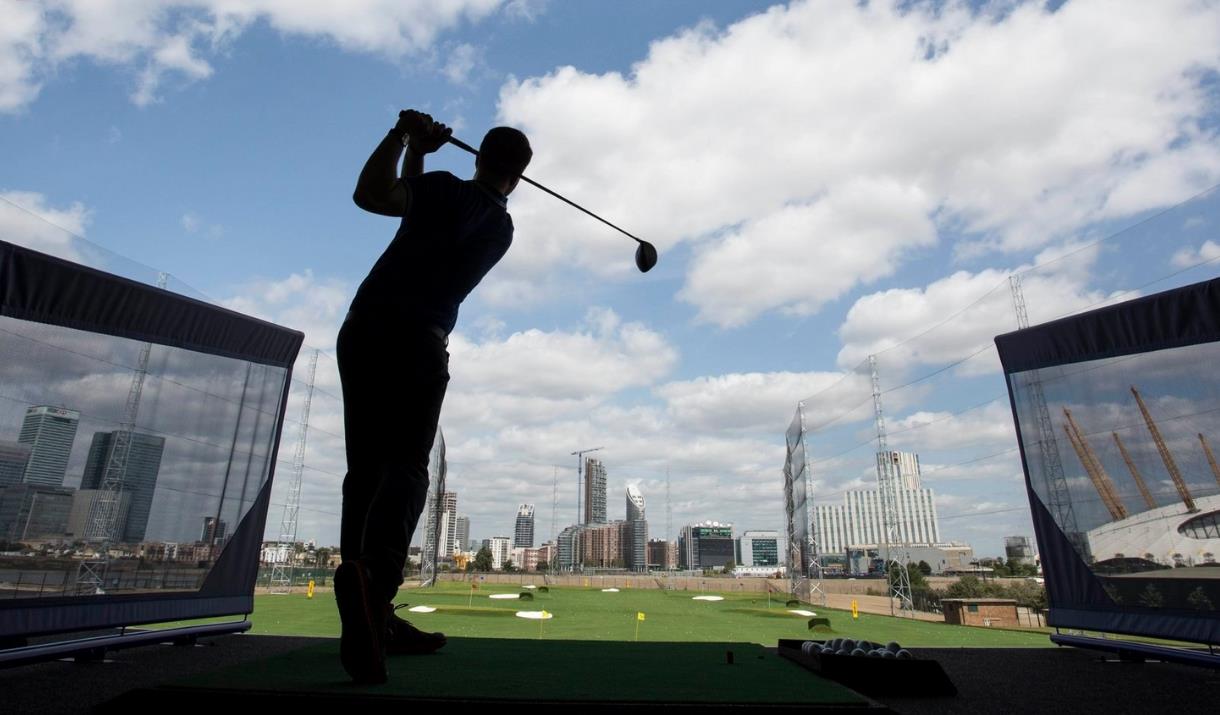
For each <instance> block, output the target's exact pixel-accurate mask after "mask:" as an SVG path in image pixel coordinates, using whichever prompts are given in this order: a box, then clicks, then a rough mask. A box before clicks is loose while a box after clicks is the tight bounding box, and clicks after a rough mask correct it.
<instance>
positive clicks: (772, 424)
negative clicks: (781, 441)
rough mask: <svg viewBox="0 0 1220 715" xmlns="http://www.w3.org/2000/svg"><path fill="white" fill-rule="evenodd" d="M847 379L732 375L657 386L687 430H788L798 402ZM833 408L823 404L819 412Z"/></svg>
mask: <svg viewBox="0 0 1220 715" xmlns="http://www.w3.org/2000/svg"><path fill="white" fill-rule="evenodd" d="M843 378H844V375H843V374H842V373H832V372H805V373H798V372H772V373H759V372H752V373H730V374H727V375H714V376H706V377H699V378H695V379H693V380H684V381H679V382H670V383H667V384H665V385H662V386H661V387H659V388H657V390H656V392H657V394H659V395H660V396H661V397H663V398H665V400H666V402H667V405H668V411H669V414H670V416H671V417H672V418H673V420H674V423H675V424H676V425H677V426H678V427H679V428H681V429H684V430H690V431H698V432H712V433H719V432H730V433H733V432H760V433H765V434H771V435H780V434H783V432H784V430H786V429H787V428H788V423H789V420H791V419H792V413H793V410H795V409H796V401H797V400H798V399H800V398H801V397H803V396H805V395H811V394H814V393H818V392H821V391H823V390H825V389H827V388H829V387H831V386H832V385H834V384H836V383H839V382H840V381H841V380H842V379H843ZM827 409H829V407H828V406H827V405H825V404H819V410H822V411H826V410H827Z"/></svg>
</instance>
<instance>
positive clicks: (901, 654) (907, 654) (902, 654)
mask: <svg viewBox="0 0 1220 715" xmlns="http://www.w3.org/2000/svg"><path fill="white" fill-rule="evenodd" d="M894 657H895V658H898V659H900V660H912V659H913V658H914V657H915V656H913V655H911V651H909V650H907V649H906V648H903V649H902V650H900V651H898V652H897V653H895V654H894Z"/></svg>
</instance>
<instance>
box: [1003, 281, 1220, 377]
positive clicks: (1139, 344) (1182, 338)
mask: <svg viewBox="0 0 1220 715" xmlns="http://www.w3.org/2000/svg"><path fill="white" fill-rule="evenodd" d="M1217 340H1220V278H1214V279H1212V280H1210V281H1204V282H1202V283H1195V284H1194V285H1189V286H1184V287H1182V288H1177V289H1174V290H1168V291H1165V292H1163V293H1156V294H1154V295H1150V296H1146V297H1144V298H1137V299H1135V300H1130V301H1127V302H1125V303H1120V304H1118V305H1112V306H1108V307H1105V308H1098V309H1097V310H1093V311H1089V312H1088V313H1081V314H1080V315H1073V316H1070V317H1067V318H1061V319H1059V320H1055V321H1052V322H1050V323H1043V324H1041V325H1035V326H1033V327H1031V328H1026V329H1024V330H1018V331H1016V332H1012V333H1006V334H1004V335H1000V336H998V337H996V339H995V342H996V347H997V348H999V352H1000V362H1001V363H1003V365H1004V372H1006V373H1008V374H1012V373H1014V372H1023V371H1025V370H1032V369H1035V368H1041V367H1053V366H1055V365H1064V364H1067V363H1074V362H1081V361H1084V360H1098V359H1101V358H1107V357H1117V356H1120V355H1131V354H1134V353H1142V352H1151V351H1153V350H1163V349H1165V348H1174V347H1182V346H1185V345H1197V344H1199V343H1208V342H1215V341H1217Z"/></svg>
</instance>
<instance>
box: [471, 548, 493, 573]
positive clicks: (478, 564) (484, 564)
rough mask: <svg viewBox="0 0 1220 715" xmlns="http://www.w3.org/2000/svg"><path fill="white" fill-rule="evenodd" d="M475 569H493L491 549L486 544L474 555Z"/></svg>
mask: <svg viewBox="0 0 1220 715" xmlns="http://www.w3.org/2000/svg"><path fill="white" fill-rule="evenodd" d="M474 570H475V571H491V549H489V548H487V547H486V546H484V547H483V548H481V549H479V553H477V554H475V555H474Z"/></svg>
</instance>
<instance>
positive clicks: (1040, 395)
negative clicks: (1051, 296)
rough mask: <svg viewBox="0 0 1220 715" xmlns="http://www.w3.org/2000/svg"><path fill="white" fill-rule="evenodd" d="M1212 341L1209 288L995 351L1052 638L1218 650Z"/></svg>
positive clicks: (1217, 288)
mask: <svg viewBox="0 0 1220 715" xmlns="http://www.w3.org/2000/svg"><path fill="white" fill-rule="evenodd" d="M1218 341H1220V279H1216V280H1211V281H1207V282H1203V283H1197V284H1194V285H1190V286H1186V287H1183V288H1179V289H1175V290H1170V291H1166V292H1163V293H1158V294H1156V295H1151V296H1147V297H1144V298H1139V299H1136V300H1131V301H1127V302H1124V303H1120V304H1118V305H1113V306H1109V307H1106V308H1101V309H1098V310H1094V311H1091V312H1088V313H1084V314H1081V315H1076V316H1072V317H1069V318H1064V319H1061V320H1057V321H1054V322H1050V323H1046V324H1043V325H1037V326H1034V327H1031V328H1028V329H1025V330H1020V331H1017V332H1014V333H1009V334H1006V335H1001V336H999V337H997V338H996V340H995V342H996V346H997V348H998V349H999V354H1000V359H1001V361H1002V363H1003V366H1004V373H1005V377H1006V379H1007V382H1008V391H1009V396H1010V399H1011V404H1012V411H1013V417H1014V419H1015V422H1016V427H1017V438H1018V442H1019V446H1020V450H1021V459H1022V462H1023V465H1024V469H1025V480H1026V487H1027V491H1028V494H1029V502H1030V508H1031V510H1032V515H1033V522H1034V530H1035V533H1036V535H1037V539H1038V546H1039V549H1040V552H1041V558H1042V568H1043V572H1044V576H1045V579H1046V589H1047V598H1048V601H1049V606H1050V611H1049V617H1048V623H1049V624H1050V625H1052V626H1055V627H1057V628H1067V629H1081V630H1087V631H1100V632H1108V633H1118V634H1127V635H1139V636H1151V637H1157V638H1166V639H1173V640H1178V641H1188V642H1194V643H1206V644H1220V618H1218V617H1217V616H1220V612H1218V611H1217V606H1220V564H1218V563H1217V561H1218V558H1220V467H1218V466H1217V463H1216V457H1215V450H1216V449H1218V448H1220V342H1218ZM1055 638H1056V640H1059V641H1061V642H1073V643H1075V644H1077V645H1097V643H1089V642H1087V639H1081V638H1079V637H1073V636H1066V637H1065V636H1062V635H1059V636H1056V637H1055ZM1099 642H1100V643H1111V644H1112V643H1113V641H1099ZM1135 647H1136V648H1137V649H1138V648H1139V647H1141V646H1135ZM1177 655H1182V653H1178V654H1177ZM1202 657H1203V658H1204V659H1205V658H1206V657H1207V656H1206V655H1204V656H1202ZM1212 664H1213V665H1214V664H1220V663H1212Z"/></svg>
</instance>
